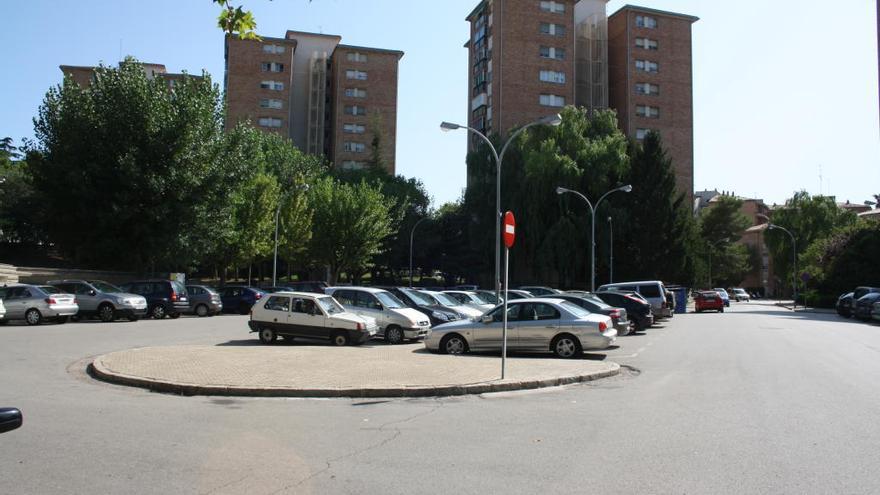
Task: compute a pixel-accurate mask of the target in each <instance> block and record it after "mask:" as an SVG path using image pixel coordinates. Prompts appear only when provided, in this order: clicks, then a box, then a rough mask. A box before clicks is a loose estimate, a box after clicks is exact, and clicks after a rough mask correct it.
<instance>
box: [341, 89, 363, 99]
mask: <svg viewBox="0 0 880 495" xmlns="http://www.w3.org/2000/svg"><path fill="white" fill-rule="evenodd" d="M345 96H348V97H350V98H366V97H367V90H366V89H360V88H345Z"/></svg>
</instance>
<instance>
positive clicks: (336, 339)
mask: <svg viewBox="0 0 880 495" xmlns="http://www.w3.org/2000/svg"><path fill="white" fill-rule="evenodd" d="M330 342H332V343H333V345H335V346H337V347H344V346H347V345H348V343H349V340H348V334H347V333H343V332H337V333H334V334H333V336H331V337H330Z"/></svg>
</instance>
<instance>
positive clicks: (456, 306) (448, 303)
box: [419, 290, 485, 318]
mask: <svg viewBox="0 0 880 495" xmlns="http://www.w3.org/2000/svg"><path fill="white" fill-rule="evenodd" d="M419 292H420V293H421V294H422V295H423V296H425V297H427V298H429V299H431V301H432V302H434V303H436V304H439V305H441V306H445V307H447V308H449V309H451V310H453V311H455V312H456V313H458V314H460V315H464V316H466V317H467V318H479V317H480V316H483V313H485V311H481V310H479V309H474V308H472V307H470V306H465V305H464V304H461V303H460V302H458V301H456V300H455V299H453V298H451V297H449V296H448V295H446V294H444V293H442V292H439V291H435V290H421V291H419Z"/></svg>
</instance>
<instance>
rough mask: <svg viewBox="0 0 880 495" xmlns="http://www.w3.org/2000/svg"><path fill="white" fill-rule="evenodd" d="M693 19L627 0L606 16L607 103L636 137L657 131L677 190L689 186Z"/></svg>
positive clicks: (690, 188)
mask: <svg viewBox="0 0 880 495" xmlns="http://www.w3.org/2000/svg"><path fill="white" fill-rule="evenodd" d="M697 20H698V18H696V17H693V16H689V15H683V14H676V13H673V12H664V11H661V10H655V9H648V8H644V7H635V6H632V5H626V6H624V7H622V8H621V9H620V10H618V11H617V12H615V13H614V14H612V15H611V16H610V17H609V18H608V66H609V80H610V81H611V83H610V92H609V98H610V104H611V107H612V108H614V109H615V110H617V115H618V119H619V121H620V127H621V129H623V132H624V133H625V134H626V135H627V136H629V137H630V138H635V139H636V140H641V139H643V138H644V135H645V134H647V132H648V131H651V130H654V131H658V132H659V133H660V136H661V138H662V139H663V145H664V147H665V148H666V149H667V151H668V153H669V156H670V158H672V163H673V166H674V167H675V177H676V184H677V187H678V190H679V191H682V192H685V193H687V194H688V195H689V197H690V198H692V197H693V190H694V104H693V64H692V58H691V25H692V24H693V23H694V22H696V21H697Z"/></svg>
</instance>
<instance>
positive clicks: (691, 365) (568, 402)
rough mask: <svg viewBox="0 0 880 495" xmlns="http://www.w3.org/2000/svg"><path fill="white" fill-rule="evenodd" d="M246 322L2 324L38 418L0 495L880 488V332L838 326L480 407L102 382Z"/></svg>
mask: <svg viewBox="0 0 880 495" xmlns="http://www.w3.org/2000/svg"><path fill="white" fill-rule="evenodd" d="M245 319H246V317H239V316H223V317H215V318H207V319H195V318H183V319H181V320H178V321H167V320H166V321H142V322H137V323H123V322H119V323H115V324H101V323H77V324H73V323H71V324H66V325H46V326H41V327H36V328H32V327H26V326H20V325H10V326H6V327H0V342H2V344H0V405H9V406H17V407H20V408H21V409H22V410H23V411H24V414H25V426H24V427H23V428H21V429H19V430H16V431H13V432H10V433H5V434H3V435H0V494H19V493H22V494H45V493H52V494H54V493H58V494H62V493H63V494H72V493H83V494H85V493H89V494H94V493H127V494H131V493H157V494H175V493H252V494H268V493H321V494H325V493H381V494H390V493H407V494H412V493H480V494H485V493H537V492H545V493H640V494H641V493H664V494H665V493H698V494H703V493H737V494H741V493H773V494H776V493H793V494H802V493H836V494H837V493H846V494H849V493H865V494H869V493H878V492H880V477H878V476H876V474H875V473H876V466H877V465H878V462H880V422H878V421H877V416H878V413H880V380H878V377H880V359H878V358H880V325H870V324H862V323H856V322H853V321H845V320H842V319H839V318H838V317H836V315H825V314H805V313H791V312H788V311H786V310H782V309H778V308H775V307H772V306H764V305H759V304H755V303H751V304H739V305H737V304H735V307H734V308H731V310H729V311H728V312H726V313H724V314H700V315H695V314H688V315H678V316H676V317H675V318H674V319H673V320H672V321H671V322H668V323H665V324H663V325H662V327H661V328H655V329H650V330H648V332H647V333H646V334H645V335H640V336H631V337H624V338H621V339H619V340H618V342H619V343H620V347H619V348H617V349H612V350H610V351H608V352H606V353H595V354H591V355H590V356H589V357H588V358H589V359H610V360H613V361H616V362H619V363H620V364H622V365H627V366H629V367H631V368H630V369H628V370H627V372H626V373H624V374H622V375H621V376H619V377H616V378H611V379H606V380H601V381H598V382H594V383H590V384H585V385H577V386H570V387H564V388H556V389H547V390H542V391H531V392H516V393H506V394H494V395H484V396H473V397H459V398H447V399H411V400H387V401H386V400H341V399H334V400H304V399H227V398H207V397H177V396H169V395H162V394H155V393H150V392H147V391H144V390H140V389H131V388H125V387H120V386H114V385H109V384H105V383H100V382H95V381H93V380H91V379H90V378H88V377H87V376H85V375H84V373H83V368H84V364H85V360H84V358H86V357H88V356H94V355H97V354H102V353H106V352H110V351H114V350H120V349H127V348H131V347H139V346H150V345H167V344H177V343H180V344H190V343H191V344H211V343H214V344H223V343H226V344H229V345H242V344H246V343H247V342H246V340H247V339H249V338H253V337H252V336H249V335H248V334H247V330H246V328H245V323H244V322H245ZM537 359H543V358H537ZM548 359H550V358H548ZM327 372H328V373H333V370H332V368H329V369H328V370H327Z"/></svg>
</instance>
